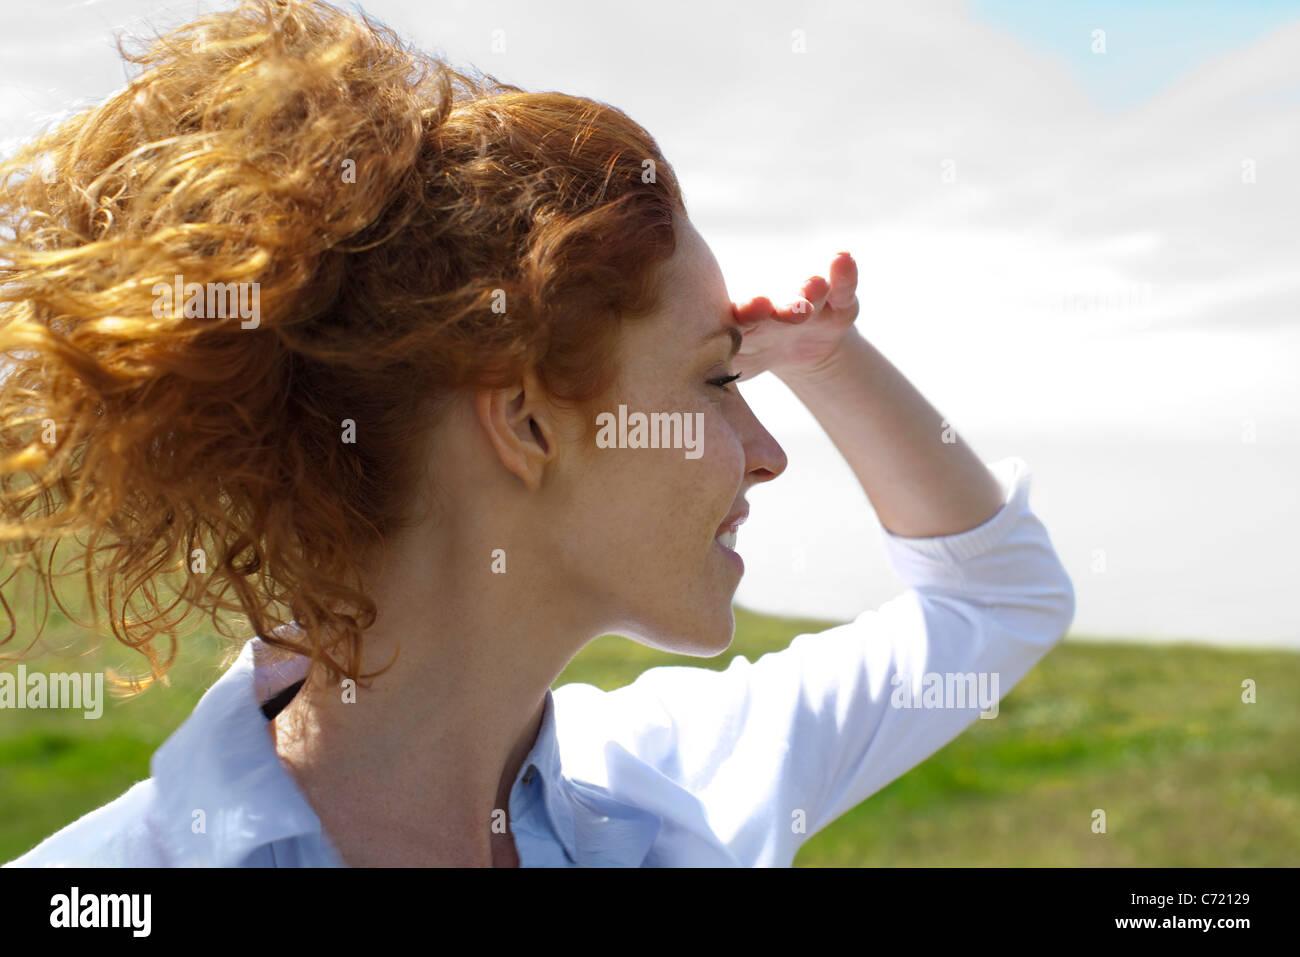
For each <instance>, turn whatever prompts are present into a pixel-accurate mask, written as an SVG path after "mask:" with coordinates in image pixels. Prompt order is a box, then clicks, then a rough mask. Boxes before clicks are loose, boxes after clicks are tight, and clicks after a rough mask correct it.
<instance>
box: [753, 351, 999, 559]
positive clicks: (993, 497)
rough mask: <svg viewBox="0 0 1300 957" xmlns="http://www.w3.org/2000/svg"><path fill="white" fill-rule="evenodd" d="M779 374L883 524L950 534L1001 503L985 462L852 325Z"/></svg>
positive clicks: (913, 532) (911, 533)
mask: <svg viewBox="0 0 1300 957" xmlns="http://www.w3.org/2000/svg"><path fill="white" fill-rule="evenodd" d="M778 375H779V377H780V378H781V380H782V381H783V382H784V383H785V384H786V385H787V386H789V388H790V389H791V391H793V392H794V394H795V395H796V396H798V398H799V399H800V401H802V402H803V403H804V405H805V406H807V407H808V409H809V411H811V412H812V414H813V415H814V416H815V417H816V419H817V421H818V422H820V423H821V425H822V427H823V428H824V429H825V430H826V434H827V435H829V436H830V437H831V440H832V441H833V442H834V443H835V445H836V447H837V448H838V449H839V450H840V453H841V454H842V455H843V456H844V458H845V460H846V461H847V462H848V463H849V466H850V467H851V468H852V469H853V471H854V473H855V474H856V475H857V477H858V481H859V482H861V483H862V487H863V489H864V490H865V491H866V493H867V498H868V499H870V501H871V505H872V507H873V508H874V509H875V510H876V515H877V517H878V518H879V519H880V523H881V525H883V526H884V527H885V529H886V530H888V531H890V532H892V533H894V534H895V535H902V536H905V537H908V538H929V537H934V536H939V535H954V534H957V533H958V532H964V531H967V530H969V529H972V528H975V527H977V526H979V525H982V524H984V522H986V521H988V520H989V519H990V518H992V517H993V516H994V515H995V514H997V512H998V509H999V508H1001V507H1002V502H1003V493H1002V489H1001V487H1000V486H999V485H998V482H997V479H995V478H994V476H993V474H992V473H991V472H990V471H989V470H988V468H987V467H986V466H985V465H984V463H983V462H981V461H980V459H979V457H978V456H976V455H975V453H974V452H973V451H972V450H971V448H970V447H969V446H968V445H967V444H966V443H965V442H963V441H962V439H961V437H960V436H958V435H957V434H956V430H954V429H952V428H951V426H947V427H945V426H944V424H943V417H942V416H941V415H940V414H939V413H938V412H937V411H936V410H935V408H934V407H933V406H932V405H930V403H929V402H927V401H926V399H925V397H924V396H922V395H921V393H920V392H918V391H917V390H916V388H915V387H914V386H913V385H912V383H911V382H909V381H908V380H907V378H906V377H905V376H904V375H903V374H902V373H901V372H899V371H898V369H896V368H895V367H894V366H893V364H892V363H890V362H889V360H888V359H886V358H885V357H884V356H883V355H882V354H881V353H880V352H879V350H877V349H876V348H875V346H873V345H872V344H871V343H870V342H868V341H867V340H866V339H865V338H864V337H863V336H862V335H861V334H860V333H859V332H858V331H857V330H856V329H855V328H851V329H849V330H848V332H847V334H846V335H845V337H844V341H843V343H842V345H841V347H840V348H839V349H838V350H837V352H836V353H835V355H834V357H833V358H832V359H831V360H830V361H829V362H827V363H826V364H825V365H823V366H822V367H821V368H819V369H817V370H814V371H809V372H807V373H802V374H799V375H794V374H791V373H786V374H778ZM945 438H947V439H948V440H949V441H944V440H945Z"/></svg>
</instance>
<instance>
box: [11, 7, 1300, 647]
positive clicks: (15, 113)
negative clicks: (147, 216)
mask: <svg viewBox="0 0 1300 957" xmlns="http://www.w3.org/2000/svg"><path fill="white" fill-rule="evenodd" d="M224 6H225V4H213V3H197V2H195V0H188V2H184V3H152V2H149V3H144V2H134V0H132V2H124V0H90V2H79V3H58V2H49V0H36V2H25V0H23V2H19V0H8V2H7V6H6V11H7V12H9V13H10V14H11V18H10V22H9V24H8V29H7V32H6V36H5V37H4V38H3V39H0V51H2V52H3V56H2V57H0V151H3V150H4V149H6V148H7V146H8V145H11V144H12V143H14V142H16V141H17V140H19V139H21V138H24V137H26V136H28V135H30V134H31V133H32V132H34V131H35V130H36V129H37V128H39V127H40V126H41V125H42V124H46V123H49V122H51V121H53V120H54V119H56V118H57V117H58V116H59V115H60V111H66V110H68V109H70V108H76V107H78V106H84V105H88V104H90V103H93V102H96V101H98V100H99V99H102V98H103V97H104V96H105V95H106V94H107V93H108V92H110V91H111V90H113V89H116V88H118V87H120V86H121V85H122V83H123V82H124V74H123V71H122V67H121V64H120V63H119V62H118V61H117V59H116V54H115V52H114V49H113V39H112V38H113V33H114V31H115V30H120V29H128V30H139V29H140V28H142V27H145V26H147V25H149V24H152V25H154V26H156V27H165V26H168V25H171V24H173V23H176V22H179V21H181V20H184V19H188V18H189V17H191V16H193V15H194V14H195V13H196V12H199V11H203V10H209V9H215V8H221V7H224ZM363 8H364V9H365V10H366V11H367V12H368V13H370V14H372V15H374V16H376V17H378V18H379V19H381V20H383V21H385V22H386V23H388V24H389V25H390V26H392V27H394V28H396V29H397V30H398V32H399V33H401V34H402V35H403V36H404V37H406V38H407V39H409V40H411V41H412V42H415V43H417V44H418V45H420V46H422V47H424V48H425V49H428V50H430V51H431V52H435V53H439V54H441V55H444V56H446V57H448V58H449V59H451V60H453V61H455V62H456V63H457V64H459V65H462V66H464V65H470V64H472V65H473V66H475V67H477V68H479V69H481V70H483V71H485V72H488V73H492V74H494V75H496V76H497V77H499V78H500V79H502V80H505V81H507V82H511V83H514V84H516V85H519V86H523V87H525V88H528V89H552V90H562V91H564V92H568V93H573V94H577V95H583V96H588V97H591V98H594V99H598V100H602V101H604V102H608V103H612V104H614V105H617V106H618V107H620V108H621V109H623V110H625V111H626V112H627V113H628V114H629V115H631V116H632V118H633V119H635V120H637V121H638V122H640V123H641V124H642V125H643V126H645V127H646V128H647V129H648V130H650V131H651V133H652V134H653V135H655V137H656V138H657V139H658V141H659V143H660V145H661V147H662V148H663V150H664V152H665V155H666V156H667V157H668V158H669V160H670V161H671V162H672V163H673V165H674V167H675V168H676V171H677V173H678V175H679V177H680V178H681V180H682V182H683V185H684V187H685V191H686V200H687V206H688V209H689V211H690V215H691V218H692V220H693V222H694V223H695V225H696V226H697V228H698V229H699V230H700V232H701V233H702V235H703V236H704V237H705V239H706V240H708V242H709V244H710V246H711V248H712V249H713V251H714V254H715V255H716V256H717V258H718V261H719V263H720V265H721V267H722V271H723V274H724V275H725V276H726V279H727V284H728V290H729V292H730V293H731V295H732V298H733V299H736V300H743V299H746V298H748V297H749V296H752V295H757V294H765V295H769V296H771V297H772V298H773V299H781V298H784V299H789V298H790V297H792V296H793V295H794V294H795V290H796V288H797V287H798V286H799V284H800V283H801V282H802V281H803V280H804V279H806V278H807V277H808V276H810V275H813V274H816V273H824V271H825V270H826V268H827V267H828V266H829V263H830V260H831V258H832V257H833V256H834V254H835V252H836V251H837V250H840V249H847V250H849V251H851V252H852V253H853V254H854V256H855V258H856V260H857V262H858V264H859V273H860V280H859V293H858V295H859V300H860V302H861V309H862V311H861V315H860V317H859V319H858V327H859V328H860V329H861V331H862V332H863V334H864V335H866V336H867V337H868V338H869V339H870V340H871V341H872V342H873V343H874V344H875V345H876V346H877V347H878V348H880V349H881V350H882V351H883V352H884V353H885V355H886V356H887V357H888V358H889V359H890V360H891V361H892V362H893V363H894V364H895V365H897V366H898V367H899V368H900V369H902V370H903V371H904V372H905V373H906V374H907V375H908V376H909V378H911V379H912V381H913V382H914V383H915V384H916V385H917V386H918V388H920V389H921V391H922V392H923V393H924V394H925V395H926V396H927V397H928V398H929V399H930V400H931V402H933V403H934V404H935V405H936V406H937V407H938V408H939V409H940V410H941V411H943V412H944V414H945V415H947V416H948V417H949V419H950V421H951V422H952V423H953V424H954V425H955V426H956V427H957V428H958V429H959V431H960V432H961V433H962V435H963V436H964V437H965V438H966V439H967V441H969V442H971V444H972V445H973V446H974V447H975V448H976V450H977V451H978V452H980V453H981V454H982V455H984V456H985V457H986V459H988V458H992V457H994V456H995V454H996V455H1002V454H1019V455H1021V456H1023V457H1024V458H1025V459H1026V460H1027V462H1028V463H1029V464H1030V466H1031V468H1033V469H1034V471H1035V485H1034V488H1035V492H1034V497H1033V504H1034V505H1035V507H1036V510H1038V511H1039V513H1040V516H1041V517H1042V518H1043V519H1044V522H1045V524H1046V525H1047V527H1048V528H1049V530H1051V531H1052V533H1053V536H1054V540H1057V539H1059V542H1060V543H1068V553H1067V552H1066V551H1065V546H1064V545H1060V544H1059V543H1058V547H1060V548H1062V551H1063V554H1062V558H1063V561H1065V563H1066V566H1067V569H1069V570H1070V572H1071V574H1072V577H1073V578H1074V579H1075V583H1076V591H1077V593H1078V597H1079V614H1078V615H1077V616H1076V625H1075V627H1076V630H1078V631H1080V632H1086V633H1089V634H1097V635H1111V636H1116V637H1122V636H1145V637H1149V638H1152V639H1157V638H1165V639H1169V638H1173V637H1176V636H1179V635H1188V634H1191V633H1195V634H1196V635H1198V636H1200V637H1202V638H1204V639H1205V640H1217V641H1232V642H1263V643H1278V642H1280V643H1284V644H1289V645H1292V646H1296V647H1300V617H1298V616H1297V615H1296V614H1295V613H1294V612H1292V611H1291V610H1290V608H1289V604H1288V603H1287V601H1286V600H1285V597H1284V594H1285V591H1286V590H1288V589H1289V587H1290V580H1291V578H1293V577H1294V573H1295V571H1296V570H1297V568H1296V565H1297V563H1296V561H1295V559H1294V558H1293V557H1292V555H1291V554H1290V553H1289V550H1288V549H1287V548H1286V542H1287V540H1288V539H1287V536H1288V535H1293V534H1295V533H1300V510H1298V509H1297V506H1296V498H1297V496H1296V495H1295V493H1294V491H1293V487H1294V486H1293V485H1292V484H1291V483H1290V482H1287V481H1285V480H1280V479H1279V476H1287V475H1290V476H1294V475H1295V474H1296V466H1297V464H1300V455H1298V454H1297V449H1298V448H1300V384H1298V382H1300V377H1298V376H1297V375H1296V370H1297V369H1300V315H1298V312H1300V269H1297V263H1298V262H1300V255H1297V254H1298V253H1300V239H1298V238H1297V235H1298V234H1300V230H1298V229H1297V226H1300V223H1298V222H1297V213H1298V212H1300V0H1296V2H1290V3H1280V2H1270V3H1265V2H1258V0H1254V2H1252V0H1238V2H1214V3H1211V2H1205V0H1182V2H1177V3H1173V2H1163V3H1160V2H1149V0H1148V2H1141V0H1128V2H1122V3H1121V2H1109V0H1108V2H1070V3H1063V2H1028V0H1016V2H1011V0H973V2H959V0H923V2H915V3H898V4H871V5H868V4H862V3H857V2H849V0H825V2H788V0H786V2H767V0H758V2H746V3H743V4H741V3H734V2H733V3H722V2H703V3H701V2H690V3H686V2H663V3H656V4H652V5H631V4H629V5H621V6H616V7H615V6H609V5H606V4H597V3H578V2H573V0H559V2H549V0H548V2H547V3H544V4H537V3H528V2H522V0H521V2H510V3H506V2H495V3H494V2H490V0H458V2H428V0H382V2H381V0H372V2H368V3H365V4H364V5H363ZM19 11H21V12H22V15H21V16H17V15H15V14H17V13H18V12H19ZM741 391H742V393H743V394H744V395H745V396H746V398H747V400H748V401H749V402H750V404H751V405H752V406H753V407H754V409H755V411H756V413H757V414H758V415H759V417H760V419H761V420H762V421H763V422H764V424H765V425H767V426H768V428H769V430H771V431H772V432H773V434H774V435H776V436H777V438H778V440H779V441H781V443H782V445H783V447H784V448H785V449H786V452H787V454H788V455H789V456H790V458H791V468H790V469H789V471H788V473H787V475H785V476H783V477H782V478H781V479H780V480H778V481H777V482H775V483H771V485H770V487H763V488H759V489H755V490H754V491H753V492H752V493H751V495H750V497H749V500H750V502H751V505H752V506H753V514H752V517H751V520H750V523H749V524H747V525H746V527H745V529H743V530H742V533H741V537H740V546H739V548H740V551H741V553H742V554H743V555H745V557H746V562H747V566H748V569H749V570H748V571H747V573H746V577H745V580H744V581H742V583H741V586H740V590H739V591H738V593H737V600H738V601H739V602H740V603H741V604H746V605H748V606H750V607H756V608H759V609H761V610H767V611H788V612H795V613H801V614H808V615H822V616H825V617H833V618H844V617H848V616H850V615H852V614H854V613H856V611H859V610H862V609H863V608H865V607H869V606H872V605H874V604H878V603H879V601H882V600H884V599H885V598H887V597H889V593H890V592H891V590H893V589H896V587H897V585H898V582H897V580H896V579H894V578H892V577H891V576H890V570H889V569H888V568H887V567H886V566H883V565H882V564H881V563H880V560H879V559H880V556H879V544H878V538H879V528H878V526H877V525H875V524H874V520H873V517H872V516H871V514H870V510H869V508H868V507H867V503H866V500H865V497H864V496H863V495H862V493H861V490H860V488H859V487H858V486H857V485H856V483H855V482H854V480H853V478H852V475H851V473H848V472H847V469H846V468H844V467H843V465H842V462H840V461H839V460H838V456H837V454H836V452H835V450H834V448H833V446H832V445H831V444H830V442H829V440H828V439H826V437H825V436H824V435H823V434H821V432H820V429H819V428H818V427H817V425H816V423H815V422H814V421H813V420H812V419H811V417H810V416H809V415H808V413H807V412H806V410H804V409H803V408H802V406H801V405H800V404H799V403H798V402H797V401H796V400H795V399H794V398H793V397H792V396H791V395H790V393H789V392H788V391H787V390H786V389H785V388H784V387H783V386H782V385H781V384H780V383H779V382H776V381H775V380H772V377H770V376H763V377H760V378H758V379H755V380H753V381H752V382H747V383H745V384H744V385H743V386H742V387H741ZM1134 489H1140V490H1142V492H1141V494H1140V495H1139V494H1138V493H1137V492H1135V491H1134ZM845 515H851V516H853V521H852V522H851V523H849V526H846V525H845V522H844V516H845ZM1153 515H1155V516H1157V517H1158V519H1153V518H1152V516H1153ZM859 519H860V520H859ZM849 527H851V528H852V533H851V538H846V534H847V532H846V529H847V528H849ZM792 529H796V530H797V533H796V532H794V531H792ZM1134 529H1141V530H1142V532H1141V534H1140V535H1139V534H1135V533H1134V532H1133V531H1132V530H1134ZM1191 529H1195V530H1197V535H1198V538H1197V539H1196V540H1197V541H1199V542H1202V543H1204V542H1211V543H1213V544H1212V545H1210V546H1205V547H1203V548H1201V549H1199V550H1198V551H1196V552H1195V554H1196V557H1195V560H1194V561H1190V562H1189V561H1188V560H1187V556H1188V554H1189V548H1191V547H1192V544H1191V543H1190V542H1189V541H1188V540H1187V538H1186V536H1187V535H1188V534H1189V530H1191ZM1098 550H1101V551H1102V552H1105V553H1107V554H1109V555H1110V557H1111V561H1110V563H1109V564H1108V565H1107V567H1108V568H1109V569H1110V571H1107V572H1097V571H1096V570H1095V569H1096V568H1097V565H1098V563H1097V560H1096V553H1097V552H1098ZM1117 563H1118V564H1117ZM796 569H797V573H795V572H792V570H796ZM1116 569H1122V571H1117V570H1116ZM1175 570H1177V571H1176V572H1175ZM792 574H795V575H796V577H795V578H792V577H791V576H792Z"/></svg>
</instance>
